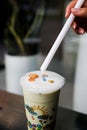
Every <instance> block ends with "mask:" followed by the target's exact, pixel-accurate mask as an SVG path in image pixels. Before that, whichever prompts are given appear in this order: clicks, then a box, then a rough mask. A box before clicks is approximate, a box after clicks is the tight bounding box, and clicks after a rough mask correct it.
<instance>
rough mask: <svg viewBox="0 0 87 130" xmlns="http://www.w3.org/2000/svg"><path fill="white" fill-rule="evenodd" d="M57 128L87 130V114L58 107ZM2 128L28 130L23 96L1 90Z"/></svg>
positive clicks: (0, 111)
mask: <svg viewBox="0 0 87 130" xmlns="http://www.w3.org/2000/svg"><path fill="white" fill-rule="evenodd" d="M56 124H57V125H56V130H87V115H84V114H81V113H77V112H74V111H71V110H68V109H65V108H61V107H59V108H58V114H57V123H56ZM0 130H27V125H26V117H25V111H24V102H23V97H22V96H18V95H15V94H11V93H8V92H6V91H0Z"/></svg>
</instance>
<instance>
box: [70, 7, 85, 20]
mask: <svg viewBox="0 0 87 130" xmlns="http://www.w3.org/2000/svg"><path fill="white" fill-rule="evenodd" d="M71 12H72V13H73V14H74V15H75V16H77V17H84V18H87V8H72V9H71Z"/></svg>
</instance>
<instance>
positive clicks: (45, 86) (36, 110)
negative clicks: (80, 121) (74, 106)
mask: <svg viewBox="0 0 87 130" xmlns="http://www.w3.org/2000/svg"><path fill="white" fill-rule="evenodd" d="M20 83H21V86H22V88H23V94H24V104H25V105H24V106H25V111H26V117H27V126H28V130H54V129H55V123H56V115H57V108H58V101H59V94H60V89H61V88H62V87H63V85H64V83H65V79H64V78H63V77H62V76H60V75H58V74H57V73H54V72H51V71H46V72H45V73H44V74H42V73H41V71H33V72H30V73H27V74H26V75H24V76H23V77H22V78H21V81H20Z"/></svg>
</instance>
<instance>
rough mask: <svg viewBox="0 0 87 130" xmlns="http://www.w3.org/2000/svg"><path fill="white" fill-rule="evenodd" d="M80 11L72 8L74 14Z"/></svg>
mask: <svg viewBox="0 0 87 130" xmlns="http://www.w3.org/2000/svg"><path fill="white" fill-rule="evenodd" d="M79 10H80V9H78V8H72V9H71V11H72V12H74V13H78V12H79Z"/></svg>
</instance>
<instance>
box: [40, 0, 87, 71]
mask: <svg viewBox="0 0 87 130" xmlns="http://www.w3.org/2000/svg"><path fill="white" fill-rule="evenodd" d="M84 1H85V0H78V1H77V3H76V5H75V7H74V8H80V7H81V6H82V4H83V3H84ZM74 18H75V16H74V15H73V14H71V15H70V16H69V18H68V19H67V21H66V23H65V25H64V26H63V28H62V30H61V32H60V34H59V35H58V37H57V39H56V40H55V42H54V44H53V46H52V48H51V49H50V51H49V53H48V55H47V57H46V58H45V60H44V62H43V64H42V66H41V67H40V70H41V71H42V72H44V71H45V70H46V69H47V67H48V65H49V63H50V62H51V60H52V58H53V56H54V54H55V53H56V51H57V49H58V47H59V45H60V43H61V42H62V40H63V39H64V37H65V35H66V33H67V32H68V30H69V28H70V26H71V24H72V22H73V20H74Z"/></svg>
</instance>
